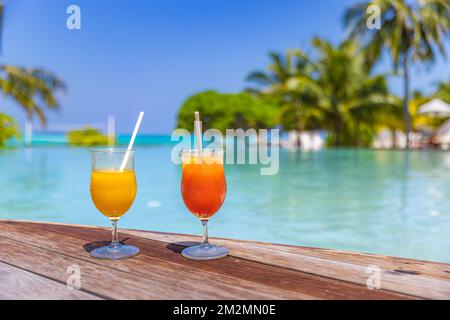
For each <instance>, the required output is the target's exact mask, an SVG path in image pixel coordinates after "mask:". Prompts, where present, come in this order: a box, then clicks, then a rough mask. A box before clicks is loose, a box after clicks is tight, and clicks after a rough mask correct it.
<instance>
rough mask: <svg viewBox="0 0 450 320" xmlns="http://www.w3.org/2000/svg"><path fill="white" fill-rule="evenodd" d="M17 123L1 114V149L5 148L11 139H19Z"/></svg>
mask: <svg viewBox="0 0 450 320" xmlns="http://www.w3.org/2000/svg"><path fill="white" fill-rule="evenodd" d="M19 136H20V134H19V129H18V127H17V123H16V121H15V120H14V119H13V118H11V117H10V116H8V115H6V114H3V113H0V147H4V146H5V144H6V142H7V141H8V140H9V139H11V138H19Z"/></svg>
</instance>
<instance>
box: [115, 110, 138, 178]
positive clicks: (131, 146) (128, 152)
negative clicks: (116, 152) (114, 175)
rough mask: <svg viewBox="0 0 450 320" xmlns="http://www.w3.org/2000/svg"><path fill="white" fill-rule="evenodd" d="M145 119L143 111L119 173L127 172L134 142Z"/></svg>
mask: <svg viewBox="0 0 450 320" xmlns="http://www.w3.org/2000/svg"><path fill="white" fill-rule="evenodd" d="M143 117H144V111H141V113H139V118H138V119H137V122H136V125H135V126H134V131H133V134H132V135H131V140H130V143H129V144H128V148H127V152H125V157H123V160H122V165H121V166H120V170H119V172H123V170H125V166H126V165H127V162H128V158H129V157H130V153H131V150H132V149H133V144H134V140H135V139H136V135H137V133H138V131H139V127H140V126H141V122H142V118H143Z"/></svg>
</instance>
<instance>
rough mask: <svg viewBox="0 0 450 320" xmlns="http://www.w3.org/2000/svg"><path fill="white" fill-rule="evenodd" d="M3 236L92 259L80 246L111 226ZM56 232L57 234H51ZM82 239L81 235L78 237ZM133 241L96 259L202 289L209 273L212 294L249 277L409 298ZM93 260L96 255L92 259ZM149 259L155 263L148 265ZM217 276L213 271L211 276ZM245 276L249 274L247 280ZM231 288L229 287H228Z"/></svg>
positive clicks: (330, 292) (279, 287) (299, 294)
mask: <svg viewBox="0 0 450 320" xmlns="http://www.w3.org/2000/svg"><path fill="white" fill-rule="evenodd" d="M1 229H2V232H1V234H2V236H4V237H8V238H11V239H15V240H17V241H23V234H28V238H27V241H29V242H30V243H33V244H34V245H37V246H39V247H47V248H51V249H52V250H54V251H57V252H60V251H62V250H64V252H65V254H70V255H72V256H74V257H83V258H84V259H91V258H90V257H89V256H88V254H87V253H86V252H84V253H83V252H80V247H81V246H82V245H83V244H84V243H85V241H94V240H99V239H108V238H109V236H110V235H109V230H104V229H102V228H79V227H73V226H61V225H54V224H50V225H40V226H39V227H38V228H36V224H24V223H14V222H12V223H7V224H2V227H1ZM52 232H53V233H55V232H57V233H58V234H52ZM78 238H80V239H82V240H83V241H80V239H78ZM130 242H131V243H133V244H135V245H137V246H139V247H140V248H141V250H142V254H141V255H140V256H138V257H136V258H133V259H129V260H125V261H122V262H121V263H120V264H117V263H116V262H114V261H104V260H95V263H98V264H101V265H105V266H109V267H112V265H113V264H114V266H113V267H114V268H117V269H118V270H121V271H124V272H127V273H133V274H136V275H140V276H143V277H145V278H151V277H155V276H158V277H160V278H161V279H162V280H166V281H167V278H170V279H171V280H173V282H171V284H172V285H177V284H178V285H180V284H183V283H184V281H187V282H188V283H189V284H194V286H193V287H191V288H189V290H196V291H198V292H199V293H200V292H202V291H204V290H205V289H204V288H203V287H204V286H205V284H204V283H205V279H202V278H204V277H205V275H208V276H209V277H210V279H209V280H207V282H208V284H211V285H212V288H210V289H212V290H211V291H210V289H208V290H207V292H208V294H207V295H208V298H216V297H217V290H215V286H216V285H217V283H221V284H223V283H228V282H230V288H228V289H227V290H228V291H229V293H231V294H230V295H229V296H228V298H238V295H236V293H235V288H236V287H237V286H239V287H242V286H243V284H245V283H246V282H250V283H252V284H253V285H254V286H255V285H258V286H260V287H259V288H257V289H259V290H260V291H256V292H253V293H252V294H251V293H249V295H248V296H247V297H250V298H258V294H259V296H260V297H259V298H261V294H263V293H270V294H265V295H264V296H263V297H262V298H291V299H292V298H297V299H299V298H322V299H333V298H334V299H357V298H365V299H367V298H375V299H381V298H383V299H389V298H391V299H393V298H395V299H405V298H408V297H407V296H404V295H397V294H394V293H390V292H384V291H381V290H369V289H367V288H366V287H365V286H360V285H355V284H351V283H347V282H343V281H340V280H339V281H337V280H333V279H329V278H324V277H317V276H313V275H310V274H307V273H303V272H298V271H295V270H288V269H286V268H279V267H275V266H269V265H267V264H261V263H256V262H254V261H249V260H247V259H238V258H232V257H230V258H227V259H224V260H218V261H209V262H198V261H191V260H187V259H185V258H183V257H182V256H181V255H179V254H178V253H175V252H173V251H172V250H175V251H176V250H179V248H178V249H177V248H176V246H175V247H172V248H171V249H172V250H169V249H168V248H167V243H165V242H161V241H149V240H145V239H142V238H141V239H139V238H138V239H134V238H133V239H130ZM91 260H92V259H91ZM149 265H151V266H152V267H151V268H149ZM213 276H214V277H213ZM244 279H245V280H244ZM230 290H231V291H230Z"/></svg>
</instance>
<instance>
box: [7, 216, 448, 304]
mask: <svg viewBox="0 0 450 320" xmlns="http://www.w3.org/2000/svg"><path fill="white" fill-rule="evenodd" d="M109 238H110V230H108V229H106V228H101V227H87V226H76V225H63V224H55V223H36V222H17V221H11V220H0V248H2V249H1V250H0V273H1V270H2V268H3V269H4V270H7V272H5V274H7V276H5V279H7V281H2V283H1V284H0V290H1V292H0V298H2V299H6V298H28V299H39V298H42V299H45V298H49V299H53V298H58V297H60V298H61V299H94V298H104V299H417V298H419V299H420V298H424V299H449V298H450V272H449V270H450V265H449V264H445V263H434V262H427V261H418V260H412V259H403V258H396V257H386V256H379V255H371V254H360V253H351V252H344V251H336V250H326V249H317V248H305V247H296V246H287V245H276V244H270V243H261V242H253V241H241V240H227V239H212V241H214V243H220V244H223V245H226V246H227V247H228V248H229V249H230V250H231V251H230V253H231V254H230V256H229V257H227V258H225V259H221V260H216V261H207V262H200V261H192V260H188V259H185V258H184V257H182V256H181V254H180V251H181V250H182V248H184V247H185V246H186V245H188V244H190V243H192V242H195V241H198V240H199V238H198V237H194V236H189V235H179V234H168V233H159V232H147V231H138V230H121V231H120V239H121V241H124V242H125V243H129V244H133V245H136V246H138V247H139V248H140V249H141V253H140V254H139V255H138V256H136V257H133V258H130V259H126V260H122V261H110V260H97V259H93V258H91V257H90V255H89V251H90V250H91V249H92V248H94V247H96V246H98V245H100V244H99V243H98V242H99V241H108V240H109ZM72 265H76V266H78V267H79V268H80V271H81V290H70V289H67V287H66V285H65V284H66V281H67V277H68V275H67V272H66V270H67V267H69V266H72ZM368 266H378V267H379V268H380V271H381V289H376V290H371V289H368V288H367V286H366V281H367V278H368V277H369V274H368V273H367V267H368ZM16 274H17V276H16ZM1 279H2V278H0V280H1ZM15 279H17V280H15ZM14 283H18V284H20V285H16V286H15V288H14V290H8V288H9V287H13V286H14ZM33 288H35V289H33ZM5 292H9V294H5Z"/></svg>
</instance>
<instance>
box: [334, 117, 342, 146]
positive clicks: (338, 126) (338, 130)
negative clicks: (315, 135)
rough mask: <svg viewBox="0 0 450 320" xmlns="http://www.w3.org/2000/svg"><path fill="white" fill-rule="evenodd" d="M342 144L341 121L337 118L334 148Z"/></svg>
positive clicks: (335, 121) (335, 119)
mask: <svg viewBox="0 0 450 320" xmlns="http://www.w3.org/2000/svg"><path fill="white" fill-rule="evenodd" d="M340 144H341V121H340V119H339V118H338V117H337V116H335V118H334V146H335V147H339V145H340Z"/></svg>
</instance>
